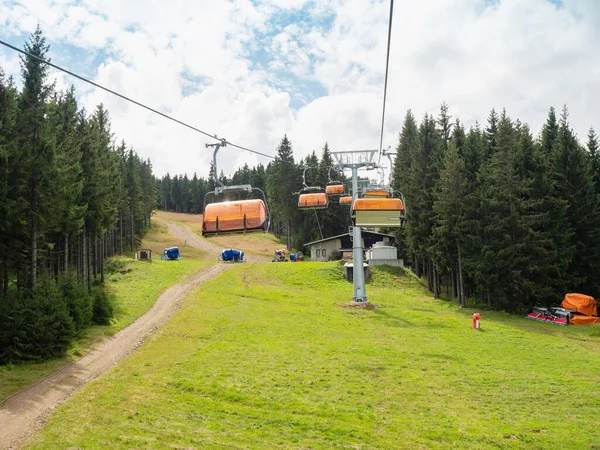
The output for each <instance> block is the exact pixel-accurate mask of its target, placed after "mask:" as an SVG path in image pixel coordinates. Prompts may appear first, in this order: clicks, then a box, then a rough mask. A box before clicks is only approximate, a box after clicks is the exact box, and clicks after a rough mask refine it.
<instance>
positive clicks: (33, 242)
mask: <svg viewBox="0 0 600 450" xmlns="http://www.w3.org/2000/svg"><path fill="white" fill-rule="evenodd" d="M35 209H36V205H35V200H34V201H32V205H31V255H30V256H31V261H30V264H31V274H30V280H29V287H30V288H31V290H33V289H35V284H36V281H37V239H38V228H37V217H36V215H35V212H34V211H35Z"/></svg>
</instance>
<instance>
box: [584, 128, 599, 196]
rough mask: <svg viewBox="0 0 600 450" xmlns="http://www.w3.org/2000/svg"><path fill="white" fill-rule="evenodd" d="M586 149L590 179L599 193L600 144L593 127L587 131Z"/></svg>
mask: <svg viewBox="0 0 600 450" xmlns="http://www.w3.org/2000/svg"><path fill="white" fill-rule="evenodd" d="M587 151H588V153H589V156H590V164H591V169H592V179H593V180H594V185H595V186H596V194H600V146H599V145H598V135H597V134H596V131H595V130H594V129H593V128H590V130H589V131H588V140H587Z"/></svg>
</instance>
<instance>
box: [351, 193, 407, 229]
mask: <svg viewBox="0 0 600 450" xmlns="http://www.w3.org/2000/svg"><path fill="white" fill-rule="evenodd" d="M352 213H353V216H354V225H355V226H360V227H366V228H373V227H401V226H402V225H403V223H404V219H405V217H406V215H405V210H404V202H403V201H402V200H401V199H399V198H364V197H363V198H357V199H356V200H354V202H353V204H352Z"/></svg>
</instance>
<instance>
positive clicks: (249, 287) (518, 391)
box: [31, 263, 600, 449]
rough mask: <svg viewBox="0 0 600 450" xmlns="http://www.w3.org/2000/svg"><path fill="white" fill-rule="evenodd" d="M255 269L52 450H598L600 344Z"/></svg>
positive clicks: (222, 285)
mask: <svg viewBox="0 0 600 450" xmlns="http://www.w3.org/2000/svg"><path fill="white" fill-rule="evenodd" d="M351 295H352V287H351V284H350V283H347V282H346V281H345V280H343V278H342V272H341V267H340V266H339V265H338V264H336V263H301V264H290V263H288V264H253V263H249V264H244V265H239V266H233V267H232V268H231V269H230V270H228V271H226V272H224V273H223V274H221V275H220V276H219V277H217V278H215V279H214V280H212V281H210V282H208V283H206V284H204V285H202V286H201V287H200V288H199V289H198V290H197V291H196V292H195V293H193V294H192V295H191V296H190V297H188V299H187V300H186V302H185V303H184V306H183V308H182V310H180V311H179V312H178V313H177V314H176V315H175V316H174V317H173V318H172V319H171V320H170V321H169V322H168V323H167V324H165V326H164V327H162V328H161V329H160V330H158V331H157V332H156V333H155V334H154V335H153V336H151V337H150V338H149V340H148V341H147V342H146V343H145V344H144V345H143V346H142V347H141V348H140V349H138V351H136V352H135V353H134V354H132V355H131V356H130V357H128V358H127V359H126V360H125V361H123V362H122V363H121V364H120V365H119V366H117V367H116V368H114V369H113V370H111V371H110V372H109V373H107V374H106V375H105V376H103V377H102V378H100V379H98V380H96V381H94V382H92V383H91V384H89V385H88V386H86V387H85V388H84V389H83V390H82V391H80V392H79V393H78V394H77V395H76V396H75V397H74V398H73V399H72V400H70V401H69V402H67V403H66V404H64V405H62V406H60V407H59V408H58V409H57V411H56V412H55V414H53V415H52V416H51V417H50V418H49V421H48V423H47V425H46V427H45V428H44V430H43V431H42V432H41V434H39V435H38V436H36V438H35V441H33V443H31V445H32V448H35V449H46V448H50V449H54V448H86V449H93V448H98V449H100V448H199V449H204V448H253V449H266V448H269V449H271V448H303V449H305V448H312V449H317V448H319V449H329V448H352V449H372V448H381V449H391V448H394V449H395V448H406V449H437V448H439V449H445V448H460V449H467V448H468V449H487V448H527V449H530V448H535V449H545V448H555V449H568V448H573V449H583V448H588V449H590V448H598V443H599V442H600V435H599V428H598V416H597V414H598V408H599V407H600V396H599V392H598V385H599V382H600V372H599V370H598V368H599V367H600V339H599V338H598V337H597V336H595V335H594V334H596V332H595V331H594V329H591V328H583V327H582V328H576V327H567V328H559V327H555V326H552V325H549V324H543V323H536V322H532V321H528V320H526V319H523V318H519V317H515V316H508V315H505V314H501V313H487V312H486V313H485V314H484V316H483V321H482V327H483V328H482V330H481V331H477V330H474V329H472V328H471V317H470V316H471V314H472V312H473V311H461V310H459V309H457V308H456V306H455V305H453V304H450V303H447V302H444V301H439V300H433V299H431V298H430V296H429V295H426V294H425V293H424V292H423V291H422V289H421V287H420V286H419V285H418V283H417V281H416V280H415V279H414V278H413V277H412V276H410V275H407V274H405V273H404V272H402V271H399V270H392V269H385V268H378V270H377V271H376V273H375V275H374V277H373V281H372V282H371V283H370V284H369V285H368V295H369V299H370V301H371V303H373V304H376V305H377V309H375V310H360V309H354V308H348V307H347V306H348V304H349V299H350V297H351Z"/></svg>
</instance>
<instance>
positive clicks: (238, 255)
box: [221, 248, 244, 261]
mask: <svg viewBox="0 0 600 450" xmlns="http://www.w3.org/2000/svg"><path fill="white" fill-rule="evenodd" d="M221 259H222V260H223V261H242V260H243V259H244V252H242V251H240V250H235V249H233V248H228V249H225V250H223V251H222V252H221Z"/></svg>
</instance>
